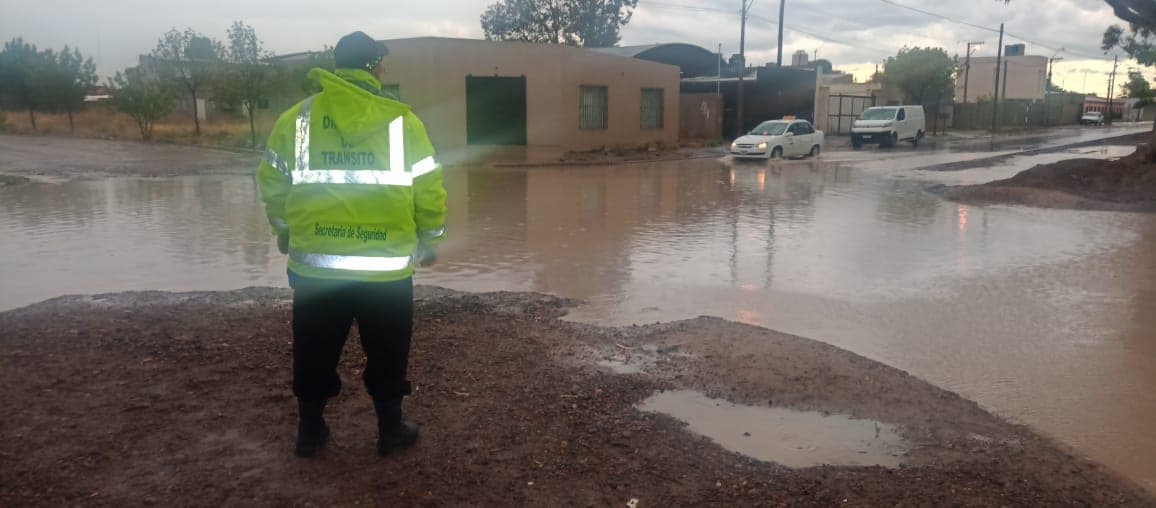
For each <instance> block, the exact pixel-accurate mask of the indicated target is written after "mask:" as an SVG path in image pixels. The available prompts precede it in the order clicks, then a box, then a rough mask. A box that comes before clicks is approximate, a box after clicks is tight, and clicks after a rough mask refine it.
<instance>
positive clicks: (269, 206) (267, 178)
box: [257, 110, 294, 235]
mask: <svg viewBox="0 0 1156 508" xmlns="http://www.w3.org/2000/svg"><path fill="white" fill-rule="evenodd" d="M290 112H292V110H291V111H290ZM292 116H293V115H290V114H289V113H286V114H285V115H284V116H282V117H281V119H280V120H278V121H277V124H276V125H275V126H274V127H273V132H272V133H270V134H269V140H268V141H267V142H266V144H265V155H264V158H263V159H262V160H261V165H260V166H259V167H258V168H257V186H258V188H260V190H261V201H263V202H264V203H265V215H266V216H267V217H268V218H269V225H270V226H272V228H273V234H274V235H282V234H286V233H288V232H289V224H288V223H287V222H286V221H285V199H286V198H287V197H288V196H289V189H290V187H292V186H293V178H292V176H291V170H292V166H291V164H292V161H293V150H294V144H293V138H292V129H288V128H287V127H286V122H285V118H286V117H292ZM290 125H291V124H290Z"/></svg>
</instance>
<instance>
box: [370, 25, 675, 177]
mask: <svg viewBox="0 0 1156 508" xmlns="http://www.w3.org/2000/svg"><path fill="white" fill-rule="evenodd" d="M385 42H386V44H387V45H388V46H389V49H390V55H389V56H388V57H386V65H387V76H386V79H385V83H384V84H385V85H386V86H387V87H388V88H391V89H393V90H394V91H395V93H397V94H398V95H399V97H400V98H401V100H402V101H403V102H405V103H407V104H409V105H411V106H412V107H413V108H414V111H415V112H416V113H417V114H418V115H419V116H420V117H421V118H422V120H423V121H424V122H425V124H426V128H427V130H428V131H429V133H430V138H431V139H432V141H433V142H434V146H435V147H437V148H438V150H439V151H440V152H442V153H443V154H448V153H451V152H452V153H457V154H465V155H464V157H473V156H476V155H480V154H481V153H484V152H485V151H487V150H489V149H490V148H493V147H505V146H526V147H530V148H534V149H543V150H545V151H558V150H575V149H594V148H601V147H617V146H626V147H637V146H640V145H645V144H650V143H659V142H661V143H668V144H674V143H676V142H677V141H678V129H679V97H678V95H679V68H678V67H675V66H672V65H665V64H660V63H655V62H648V61H644V60H638V59H635V58H627V57H621V56H614V55H608V54H604V53H599V52H596V51H591V50H586V49H581V48H574V47H566V46H557V45H545V44H528V43H521V42H491V41H482V40H469V39H448V38H439V37H421V38H414V39H398V40H389V41H385ZM475 147H476V148H477V150H473V148H475Z"/></svg>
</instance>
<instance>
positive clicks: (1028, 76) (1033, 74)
mask: <svg viewBox="0 0 1156 508" xmlns="http://www.w3.org/2000/svg"><path fill="white" fill-rule="evenodd" d="M995 61H996V57H994V56H991V57H978V58H977V57H972V59H971V70H970V72H968V78H967V102H976V101H978V100H980V99H984V100H991V99H992V97H993V96H994V94H993V93H992V91H993V90H994V88H993V86H994V85H995V65H996V63H995ZM1003 62H1004V63H1003V64H1001V67H1003V68H1001V69H1000V78H999V79H1000V85H999V86H1000V98H1001V99H1009V100H1016V99H1021V100H1032V101H1042V100H1044V96H1045V94H1046V89H1045V87H1046V86H1047V80H1048V58H1047V57H1044V56H1009V57H1006V58H1004V59H1003ZM1004 68H1006V69H1007V72H1006V74H1005V72H1004ZM1005 79H1006V80H1007V84H1006V88H1005V85H1004V80H1005ZM963 86H964V76H963V74H962V73H961V74H960V76H959V78H958V79H956V80H955V101H956V102H963Z"/></svg>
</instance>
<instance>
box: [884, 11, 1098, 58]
mask: <svg viewBox="0 0 1156 508" xmlns="http://www.w3.org/2000/svg"><path fill="white" fill-rule="evenodd" d="M879 1H880V2H883V3H885V4H888V5H893V6H895V7H899V8H900V9H907V10H909V11H914V12H918V13H920V14H924V15H927V16H931V17H933V18H939V19H943V20H946V21H950V22H952V23H958V24H960V25H964V26H969V27H972V28H976V29H979V30H985V31H988V32H992V33H999V29H997V28H992V27H988V26H983V25H979V24H976V23H971V22H969V21H964V20H962V19H959V18H954V17H951V16H947V15H944V14H939V13H937V12H931V11H927V10H923V9H920V8H918V7H912V6H910V5H904V4H901V3H899V2H895V1H894V0H879ZM1004 35H1006V36H1007V37H1009V38H1012V39H1016V40H1018V41H1021V42H1026V43H1028V44H1031V45H1033V46H1039V47H1041V48H1044V49H1050V50H1052V51H1063V52H1064V53H1067V54H1069V55H1075V56H1078V57H1081V58H1087V59H1089V60H1107V57H1104V56H1091V55H1087V54H1083V53H1080V52H1076V51H1071V50H1065V49H1063V48H1059V47H1057V46H1054V45H1049V44H1043V43H1040V42H1038V41H1034V40H1032V39H1028V38H1026V37H1023V36H1020V35H1016V34H1013V33H1011V32H1004Z"/></svg>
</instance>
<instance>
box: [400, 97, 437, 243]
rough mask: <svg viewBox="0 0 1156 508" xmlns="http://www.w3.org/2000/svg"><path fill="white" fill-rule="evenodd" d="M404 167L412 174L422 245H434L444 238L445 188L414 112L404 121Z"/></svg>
mask: <svg viewBox="0 0 1156 508" xmlns="http://www.w3.org/2000/svg"><path fill="white" fill-rule="evenodd" d="M405 126H406V133H405V139H406V145H408V146H406V151H405V153H406V159H407V160H406V164H409V165H410V170H411V171H412V172H413V177H414V179H413V204H414V221H415V222H417V234H418V239H419V240H420V241H421V243H422V244H423V245H437V244H439V243H441V242H442V241H444V240H445V236H446V189H445V187H444V186H443V184H442V181H443V176H442V168H441V165H439V164H438V163H437V161H436V159H435V158H434V149H433V144H431V143H430V140H429V135H428V134H426V131H425V125H424V124H422V122H421V120H420V119H418V117H417V116H416V115H414V114H413V113H409V114H408V116H407V118H406V122H405Z"/></svg>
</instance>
